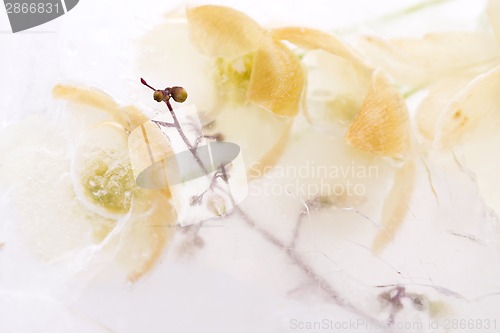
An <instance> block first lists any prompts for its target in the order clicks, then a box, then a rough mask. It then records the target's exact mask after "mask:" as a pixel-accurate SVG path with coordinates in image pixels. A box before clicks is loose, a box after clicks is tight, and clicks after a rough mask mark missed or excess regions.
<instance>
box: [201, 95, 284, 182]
mask: <svg viewBox="0 0 500 333" xmlns="http://www.w3.org/2000/svg"><path fill="white" fill-rule="evenodd" d="M291 125H292V119H291V118H288V117H281V116H279V115H276V114H274V113H272V112H268V111H267V110H264V109H262V108H260V107H258V106H256V105H252V104H248V105H247V106H246V107H232V106H228V107H225V108H223V109H222V110H221V112H220V113H219V115H218V117H217V119H216V120H215V121H214V122H213V123H212V124H211V125H210V126H208V127H206V128H205V129H204V132H205V133H207V134H209V135H216V134H221V135H222V136H223V138H224V140H225V141H227V142H233V143H236V144H237V145H238V146H240V148H241V151H242V154H243V159H244V163H245V167H246V169H247V175H248V177H249V178H258V177H260V176H262V175H263V174H264V171H265V170H266V168H268V167H271V166H273V165H274V164H275V163H276V161H277V159H278V158H279V157H280V156H281V153H282V152H283V149H284V148H285V146H286V144H287V142H288V137H289V134H290V128H291Z"/></svg>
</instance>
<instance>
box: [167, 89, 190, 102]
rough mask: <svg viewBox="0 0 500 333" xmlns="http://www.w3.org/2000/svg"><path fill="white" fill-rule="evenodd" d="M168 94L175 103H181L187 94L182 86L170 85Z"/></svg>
mask: <svg viewBox="0 0 500 333" xmlns="http://www.w3.org/2000/svg"><path fill="white" fill-rule="evenodd" d="M170 96H172V98H173V99H174V101H176V102H177V103H183V102H184V101H185V100H186V99H187V97H188V94H187V92H186V90H185V89H184V88H182V87H172V88H170Z"/></svg>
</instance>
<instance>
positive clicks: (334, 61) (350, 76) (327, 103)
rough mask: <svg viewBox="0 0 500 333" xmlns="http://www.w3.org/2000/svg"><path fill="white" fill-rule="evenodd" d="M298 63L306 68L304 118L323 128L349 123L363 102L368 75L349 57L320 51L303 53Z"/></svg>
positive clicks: (368, 79) (369, 79)
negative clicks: (300, 62) (301, 63)
mask: <svg viewBox="0 0 500 333" xmlns="http://www.w3.org/2000/svg"><path fill="white" fill-rule="evenodd" d="M302 62H303V64H304V66H305V67H306V70H307V87H306V90H307V92H306V96H307V98H305V99H304V103H305V104H306V105H305V107H304V108H303V110H304V114H305V116H306V119H307V120H308V121H309V122H310V123H311V124H314V125H315V126H316V127H319V128H326V129H328V128H331V127H332V126H335V124H339V123H340V124H342V125H344V126H348V125H350V124H351V123H352V121H353V120H354V117H355V115H356V114H357V113H358V111H359V110H360V108H361V105H362V104H363V100H364V99H365V96H366V94H367V92H368V88H369V87H370V81H371V75H370V74H369V73H367V72H366V71H359V70H358V69H359V68H358V67H356V66H355V65H354V64H353V62H352V61H350V60H349V59H346V58H342V57H339V56H336V55H334V54H332V53H328V52H325V51H323V50H313V51H309V52H307V53H306V54H305V55H304V58H303V59H302Z"/></svg>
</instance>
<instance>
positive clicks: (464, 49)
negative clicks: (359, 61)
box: [356, 32, 500, 88]
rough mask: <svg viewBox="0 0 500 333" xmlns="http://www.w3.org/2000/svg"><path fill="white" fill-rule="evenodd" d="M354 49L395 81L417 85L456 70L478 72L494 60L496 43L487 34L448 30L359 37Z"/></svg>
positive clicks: (498, 51)
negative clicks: (410, 35)
mask: <svg viewBox="0 0 500 333" xmlns="http://www.w3.org/2000/svg"><path fill="white" fill-rule="evenodd" d="M356 51H358V52H359V53H360V55H361V56H362V57H363V58H364V59H365V60H366V61H367V62H369V64H370V65H372V66H375V67H382V68H383V69H384V70H385V71H386V72H387V73H389V74H390V75H391V77H392V78H394V80H395V81H396V82H398V84H402V85H407V86H410V87H417V88H418V87H420V86H422V85H427V84H429V83H432V82H434V81H436V80H439V79H441V78H442V77H446V76H448V75H450V74H454V73H456V72H457V71H469V72H470V71H473V72H475V73H480V72H482V71H484V70H485V69H488V68H491V67H492V66H494V64H495V63H498V59H499V57H500V44H499V43H497V42H496V40H495V37H494V36H493V35H492V34H491V33H485V32H448V33H434V34H428V35H426V36H425V37H424V38H400V39H394V40H385V39H381V38H377V37H372V36H369V37H363V38H360V39H359V40H358V41H357V43H356Z"/></svg>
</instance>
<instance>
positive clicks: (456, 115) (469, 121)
mask: <svg viewBox="0 0 500 333" xmlns="http://www.w3.org/2000/svg"><path fill="white" fill-rule="evenodd" d="M499 87H500V66H499V67H496V68H494V69H492V70H491V71H489V72H487V73H484V74H482V75H480V76H478V77H477V78H475V79H474V80H473V81H471V82H470V83H469V84H468V85H467V86H466V87H465V88H464V89H462V90H461V91H460V92H459V93H458V94H457V95H456V96H455V97H454V98H453V99H452V100H451V101H450V103H449V105H448V108H447V109H446V110H445V112H444V113H443V115H442V116H441V118H440V120H439V123H438V127H437V129H438V130H437V135H438V137H437V140H438V142H439V143H440V144H441V145H443V146H448V147H449V146H453V145H455V144H456V143H458V142H459V141H460V140H466V137H464V135H474V132H484V131H485V130H486V129H489V128H492V126H493V127H495V126H498V124H500V112H499V110H500V95H499V93H498V91H499Z"/></svg>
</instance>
